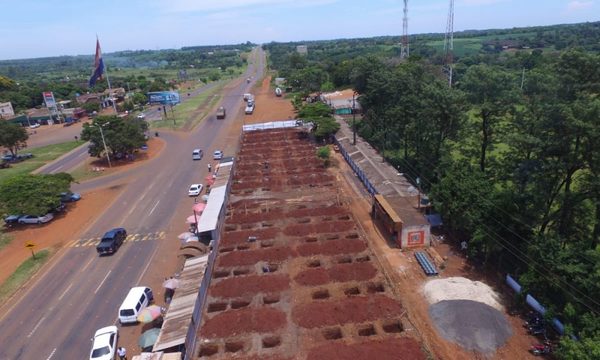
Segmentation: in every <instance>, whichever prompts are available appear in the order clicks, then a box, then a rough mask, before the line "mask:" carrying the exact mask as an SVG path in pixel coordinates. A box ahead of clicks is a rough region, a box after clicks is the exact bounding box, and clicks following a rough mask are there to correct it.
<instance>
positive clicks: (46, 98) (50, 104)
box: [42, 91, 56, 109]
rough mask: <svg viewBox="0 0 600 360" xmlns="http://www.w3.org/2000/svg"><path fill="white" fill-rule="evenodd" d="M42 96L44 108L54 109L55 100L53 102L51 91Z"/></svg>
mask: <svg viewBox="0 0 600 360" xmlns="http://www.w3.org/2000/svg"><path fill="white" fill-rule="evenodd" d="M42 96H43V97H44V102H45V103H46V107H47V108H48V109H50V108H54V107H56V100H54V94H53V93H52V91H44V92H43V93H42Z"/></svg>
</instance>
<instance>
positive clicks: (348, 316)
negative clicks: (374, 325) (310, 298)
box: [292, 295, 402, 328]
mask: <svg viewBox="0 0 600 360" xmlns="http://www.w3.org/2000/svg"><path fill="white" fill-rule="evenodd" d="M401 312H402V306H401V305H400V303H399V302H397V301H396V300H394V299H391V298H389V297H387V296H385V295H371V296H357V297H353V298H347V299H344V300H338V301H325V302H313V303H308V304H301V305H298V306H296V307H294V309H293V310H292V318H293V319H294V322H295V323H296V324H298V325H300V326H302V327H304V328H316V327H321V326H331V325H338V324H347V323H351V322H354V323H363V322H366V321H374V320H377V319H379V318H388V317H394V316H400V314H401Z"/></svg>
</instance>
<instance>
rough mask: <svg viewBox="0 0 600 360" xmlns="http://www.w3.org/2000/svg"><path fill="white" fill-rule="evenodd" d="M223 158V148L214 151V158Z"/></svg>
mask: <svg viewBox="0 0 600 360" xmlns="http://www.w3.org/2000/svg"><path fill="white" fill-rule="evenodd" d="M222 158H223V152H222V151H221V150H215V152H214V153H213V159H214V160H221V159H222Z"/></svg>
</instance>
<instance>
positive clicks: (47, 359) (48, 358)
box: [46, 348, 56, 360]
mask: <svg viewBox="0 0 600 360" xmlns="http://www.w3.org/2000/svg"><path fill="white" fill-rule="evenodd" d="M55 352H56V348H54V350H52V352H51V353H50V355H48V357H47V358H46V360H50V359H52V357H53V356H54V353H55Z"/></svg>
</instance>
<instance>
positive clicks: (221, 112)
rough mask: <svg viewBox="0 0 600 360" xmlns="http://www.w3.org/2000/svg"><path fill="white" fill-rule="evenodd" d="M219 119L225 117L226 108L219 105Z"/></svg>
mask: <svg viewBox="0 0 600 360" xmlns="http://www.w3.org/2000/svg"><path fill="white" fill-rule="evenodd" d="M217 119H225V108H224V107H223V106H219V109H218V110H217Z"/></svg>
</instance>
